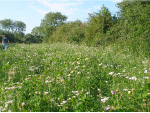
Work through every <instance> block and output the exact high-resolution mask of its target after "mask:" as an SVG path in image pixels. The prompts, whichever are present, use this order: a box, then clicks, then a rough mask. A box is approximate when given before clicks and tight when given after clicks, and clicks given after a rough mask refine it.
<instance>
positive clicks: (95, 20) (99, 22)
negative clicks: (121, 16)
mask: <svg viewBox="0 0 150 113" xmlns="http://www.w3.org/2000/svg"><path fill="white" fill-rule="evenodd" d="M112 19H113V18H112V16H111V13H110V11H109V10H108V8H106V7H105V6H104V5H103V7H102V8H101V10H100V11H99V12H98V13H95V12H94V13H93V14H89V21H88V28H87V32H86V37H87V39H86V40H87V42H86V43H87V44H88V43H89V42H90V43H89V44H88V45H90V44H92V43H93V44H95V43H96V44H100V43H103V41H102V40H103V38H104V37H105V34H106V32H107V31H108V30H109V28H110V27H111V26H112Z"/></svg>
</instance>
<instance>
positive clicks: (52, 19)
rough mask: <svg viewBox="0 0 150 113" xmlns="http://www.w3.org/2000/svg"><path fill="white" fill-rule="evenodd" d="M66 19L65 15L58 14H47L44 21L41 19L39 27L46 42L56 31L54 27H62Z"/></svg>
mask: <svg viewBox="0 0 150 113" xmlns="http://www.w3.org/2000/svg"><path fill="white" fill-rule="evenodd" d="M66 19H67V17H66V16H65V15H62V14H61V13H60V12H56V13H53V12H49V13H47V14H46V15H45V17H44V19H42V21H41V25H40V27H41V32H42V34H43V35H44V39H45V40H46V42H47V41H48V38H50V37H51V35H52V34H53V32H54V31H55V30H56V27H58V26H60V25H63V24H64V23H65V21H66Z"/></svg>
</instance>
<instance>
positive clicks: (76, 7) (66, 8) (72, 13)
mask: <svg viewBox="0 0 150 113" xmlns="http://www.w3.org/2000/svg"><path fill="white" fill-rule="evenodd" d="M121 1H122V0H0V20H3V19H12V20H17V21H22V22H24V23H25V24H26V32H25V33H30V32H31V31H32V29H33V28H34V27H37V26H40V23H41V20H42V19H43V18H44V16H45V14H46V13H48V12H61V13H62V14H63V15H66V16H67V17H68V19H67V21H75V20H77V19H78V20H81V21H83V22H84V21H87V18H88V17H89V16H88V13H93V12H98V11H99V10H100V9H101V7H102V6H103V4H104V5H105V6H106V7H107V8H108V9H109V10H110V11H111V13H112V14H115V13H116V12H117V11H119V9H118V8H117V7H116V4H117V3H118V2H121Z"/></svg>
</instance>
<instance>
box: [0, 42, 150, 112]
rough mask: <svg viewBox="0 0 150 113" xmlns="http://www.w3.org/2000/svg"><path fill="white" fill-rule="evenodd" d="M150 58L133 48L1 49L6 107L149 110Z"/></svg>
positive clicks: (1, 93)
mask: <svg viewBox="0 0 150 113" xmlns="http://www.w3.org/2000/svg"><path fill="white" fill-rule="evenodd" d="M149 65H150V59H149V58H148V57H147V58H146V57H145V56H143V55H140V56H137V55H136V53H133V52H131V51H130V47H128V46H126V47H121V46H118V45H115V44H113V45H109V46H107V47H87V46H84V45H74V44H65V43H55V44H31V45H29V44H28V45H27V44H15V45H11V47H9V48H8V50H7V51H4V50H2V49H0V86H1V87H0V111H1V112H7V111H12V112H30V111H31V112H52V111H53V112H56V111H57V112H88V111H90V112H103V111H104V112H109V111H111V112H130V111H132V112H150V78H149V76H150V66H149Z"/></svg>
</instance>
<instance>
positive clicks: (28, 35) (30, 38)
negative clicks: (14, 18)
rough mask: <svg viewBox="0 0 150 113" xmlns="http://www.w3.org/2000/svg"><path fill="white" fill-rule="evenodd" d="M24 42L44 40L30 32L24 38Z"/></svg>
mask: <svg viewBox="0 0 150 113" xmlns="http://www.w3.org/2000/svg"><path fill="white" fill-rule="evenodd" d="M23 42H24V43H26V44H30V43H41V42H42V40H41V39H40V38H39V37H36V36H34V35H32V34H30V33H28V34H26V35H25V36H24V40H23Z"/></svg>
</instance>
